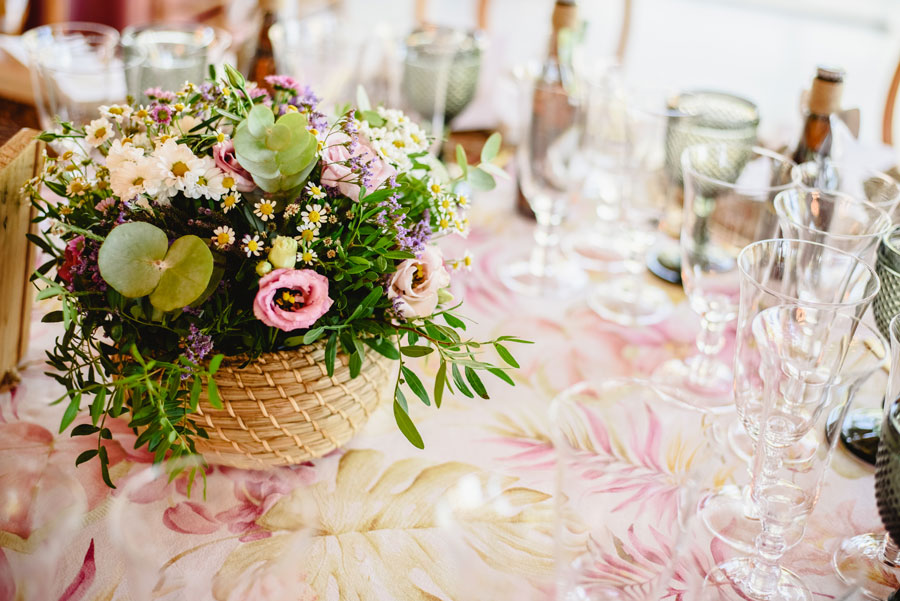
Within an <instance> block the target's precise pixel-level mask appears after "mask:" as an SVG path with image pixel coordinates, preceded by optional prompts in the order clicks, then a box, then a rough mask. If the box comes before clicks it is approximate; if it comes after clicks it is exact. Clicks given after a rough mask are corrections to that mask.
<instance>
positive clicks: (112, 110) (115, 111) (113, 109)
mask: <svg viewBox="0 0 900 601" xmlns="http://www.w3.org/2000/svg"><path fill="white" fill-rule="evenodd" d="M109 112H110V113H112V114H113V115H121V114H123V113H124V112H125V109H123V108H122V107H121V106H111V107H109Z"/></svg>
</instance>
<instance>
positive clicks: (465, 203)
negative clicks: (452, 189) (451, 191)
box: [456, 194, 469, 210]
mask: <svg viewBox="0 0 900 601" xmlns="http://www.w3.org/2000/svg"><path fill="white" fill-rule="evenodd" d="M456 205H457V206H458V207H459V208H460V209H464V210H465V209H468V208H469V197H468V196H466V195H465V194H457V195H456Z"/></svg>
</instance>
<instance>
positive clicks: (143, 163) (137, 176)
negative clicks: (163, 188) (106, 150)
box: [109, 157, 161, 200]
mask: <svg viewBox="0 0 900 601" xmlns="http://www.w3.org/2000/svg"><path fill="white" fill-rule="evenodd" d="M160 183H161V178H160V176H159V171H158V167H157V165H156V163H155V161H153V159H150V158H146V157H140V158H138V160H136V161H124V162H122V163H121V164H119V166H118V167H117V168H116V169H115V170H112V171H110V175H109V185H110V187H112V191H113V194H115V195H116V196H118V197H119V198H121V199H122V200H131V199H133V198H134V197H135V196H138V195H140V194H143V193H147V194H156V193H157V192H158V191H159V186H160Z"/></svg>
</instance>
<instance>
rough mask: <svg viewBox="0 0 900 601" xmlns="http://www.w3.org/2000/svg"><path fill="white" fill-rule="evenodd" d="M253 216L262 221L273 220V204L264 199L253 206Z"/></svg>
mask: <svg viewBox="0 0 900 601" xmlns="http://www.w3.org/2000/svg"><path fill="white" fill-rule="evenodd" d="M253 214H254V215H256V216H257V217H259V218H260V219H262V220H263V221H268V220H269V219H275V204H274V203H273V202H272V201H271V200H268V199H266V198H264V199H262V200H261V201H259V202H258V203H256V204H254V205H253Z"/></svg>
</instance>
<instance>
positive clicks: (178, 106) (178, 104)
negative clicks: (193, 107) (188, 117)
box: [175, 102, 184, 111]
mask: <svg viewBox="0 0 900 601" xmlns="http://www.w3.org/2000/svg"><path fill="white" fill-rule="evenodd" d="M175 110H176V111H183V110H184V105H183V104H181V103H180V102H176V103H175Z"/></svg>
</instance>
